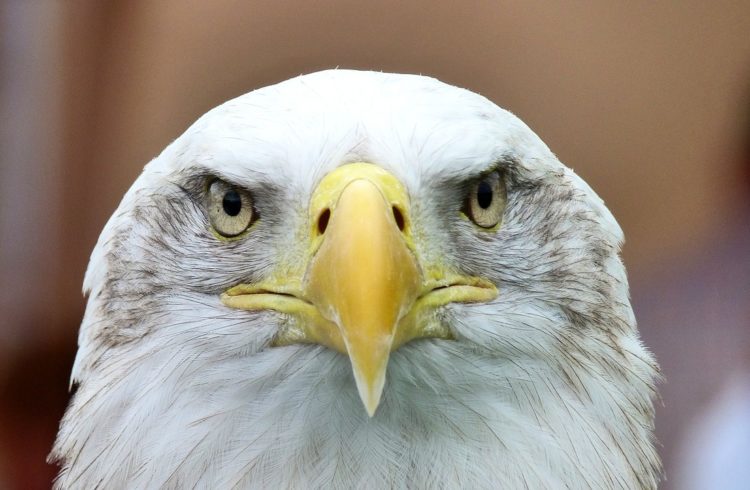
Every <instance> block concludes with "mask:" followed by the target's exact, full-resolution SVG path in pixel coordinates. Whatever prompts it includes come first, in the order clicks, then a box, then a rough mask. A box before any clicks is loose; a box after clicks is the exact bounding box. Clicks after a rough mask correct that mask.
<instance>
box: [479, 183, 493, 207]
mask: <svg viewBox="0 0 750 490" xmlns="http://www.w3.org/2000/svg"><path fill="white" fill-rule="evenodd" d="M477 204H479V207H480V208H482V209H487V208H488V207H490V204H492V186H491V185H490V184H489V182H487V181H486V180H483V181H481V182H480V183H479V186H478V187H477Z"/></svg>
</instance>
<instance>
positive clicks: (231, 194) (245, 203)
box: [208, 179, 255, 238]
mask: <svg viewBox="0 0 750 490" xmlns="http://www.w3.org/2000/svg"><path fill="white" fill-rule="evenodd" d="M208 218H209V220H210V221H211V226H213V227H214V230H216V232H217V233H219V235H221V236H224V237H227V238H232V237H236V236H237V235H239V234H241V233H242V232H243V231H245V230H246V229H247V228H248V227H249V226H250V224H251V223H252V222H253V219H254V218H255V217H254V213H253V201H252V199H251V197H250V194H249V193H248V192H247V191H244V190H242V189H238V188H237V187H235V186H233V185H231V184H228V183H226V182H224V181H223V180H219V179H216V180H214V181H213V182H211V184H210V185H209V186H208Z"/></svg>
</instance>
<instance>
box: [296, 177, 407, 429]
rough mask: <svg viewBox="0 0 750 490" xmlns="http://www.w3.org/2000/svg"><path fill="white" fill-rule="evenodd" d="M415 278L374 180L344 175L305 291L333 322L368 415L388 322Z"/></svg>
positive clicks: (383, 360) (390, 328) (399, 312)
mask: <svg viewBox="0 0 750 490" xmlns="http://www.w3.org/2000/svg"><path fill="white" fill-rule="evenodd" d="M402 197H405V196H402ZM402 226H403V225H402ZM420 283H421V276H420V271H419V267H418V265H417V262H416V259H415V258H414V255H413V254H412V252H411V251H410V250H409V249H408V247H407V245H406V240H405V238H404V236H403V235H402V230H401V229H399V223H397V220H396V218H395V217H394V211H393V204H392V203H391V202H389V201H388V200H387V198H386V197H385V196H384V195H383V192H382V190H381V188H380V186H379V183H378V182H377V181H373V180H370V179H367V178H357V179H355V180H352V181H350V182H348V183H347V184H346V185H345V187H344V188H343V190H342V191H341V194H340V195H339V198H338V200H337V202H336V203H335V209H334V210H333V211H332V212H331V217H330V222H329V223H328V225H327V226H326V228H325V231H324V239H323V243H322V245H321V246H320V249H319V250H318V251H317V254H316V255H315V258H314V259H313V262H312V264H311V266H310V269H309V276H308V279H307V291H308V295H309V298H310V300H312V302H313V304H315V305H316V306H317V307H318V309H319V310H320V312H321V314H322V315H323V316H324V317H325V318H326V319H328V320H329V321H331V322H333V323H335V324H336V325H337V327H338V329H339V332H340V336H341V338H342V339H343V343H344V347H345V348H346V352H347V353H348V354H349V358H350V359H351V362H352V369H353V371H354V379H355V380H356V382H357V389H358V390H359V395H360V397H361V398H362V401H363V402H364V404H365V408H366V409H367V412H368V413H369V414H370V416H372V415H373V414H374V413H375V409H376V408H377V406H378V404H379V403H380V396H381V393H382V392H383V386H384V384H385V373H386V368H387V366H388V357H389V355H390V352H391V347H392V345H393V340H394V337H395V331H396V326H397V324H398V322H399V320H400V319H401V318H402V317H403V316H404V315H405V314H406V313H407V312H408V311H409V310H410V309H411V307H412V305H413V304H414V301H415V300H416V299H417V295H418V293H419V285H420Z"/></svg>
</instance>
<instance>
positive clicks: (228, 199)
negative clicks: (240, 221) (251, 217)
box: [221, 190, 242, 216]
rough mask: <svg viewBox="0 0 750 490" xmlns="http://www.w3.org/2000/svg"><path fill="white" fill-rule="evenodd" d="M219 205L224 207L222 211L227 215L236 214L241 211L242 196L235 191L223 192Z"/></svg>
mask: <svg viewBox="0 0 750 490" xmlns="http://www.w3.org/2000/svg"><path fill="white" fill-rule="evenodd" d="M221 205H222V206H223V207H224V212H225V213H227V214H228V215H229V216H237V215H238V214H240V211H242V198H241V197H240V194H239V193H238V192H237V191H234V190H232V191H228V192H227V193H226V194H224V199H223V200H222V201H221Z"/></svg>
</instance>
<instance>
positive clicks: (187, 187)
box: [51, 70, 660, 488]
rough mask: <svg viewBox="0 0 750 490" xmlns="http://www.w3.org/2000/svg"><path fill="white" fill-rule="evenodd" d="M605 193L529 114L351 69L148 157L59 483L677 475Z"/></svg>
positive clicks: (59, 445) (84, 370)
mask: <svg viewBox="0 0 750 490" xmlns="http://www.w3.org/2000/svg"><path fill="white" fill-rule="evenodd" d="M622 239H623V237H622V232H621V230H620V228H619V227H618V225H617V223H616V221H615V220H614V218H613V217H612V215H611V214H610V212H609V211H608V210H607V208H606V207H605V206H604V204H603V202H602V201H601V199H599V198H598V197H597V195H596V194H595V193H594V192H593V191H592V190H591V188H589V187H588V186H587V185H586V184H585V183H584V182H583V181H582V180H581V179H580V178H579V177H577V176H576V175H575V174H574V173H573V171H571V170H570V169H569V168H567V167H565V166H564V165H563V164H561V163H560V162H559V161H558V159H557V158H556V157H555V156H554V155H553V154H552V153H551V151H550V150H549V149H548V148H547V147H546V146H545V145H544V143H542V141H541V140H540V139H539V138H538V137H537V136H536V135H535V134H534V133H533V132H532V131H531V130H530V129H529V128H528V127H527V126H526V125H524V124H523V123H522V122H521V121H520V120H519V119H518V118H516V117H515V116H513V115H512V114H510V113H508V112H507V111H504V110H502V109H500V108H498V107H497V106H495V105H494V104H493V103H491V102H490V101H488V100H487V99H485V98H483V97H481V96H479V95H476V94H474V93H472V92H469V91H467V90H463V89H459V88H456V87H452V86H449V85H446V84H444V83H441V82H439V81H437V80H435V79H431V78H427V77H422V76H414V75H393V74H384V73H372V72H358V71H347V70H333V71H324V72H320V73H314V74H311V75H306V76H300V77H298V78H294V79H291V80H288V81H285V82H282V83H280V84H277V85H274V86H271V87H266V88H263V89H260V90H256V91H254V92H251V93H249V94H246V95H243V96H241V97H238V98H236V99H234V100H231V101H229V102H226V103H225V104H223V105H221V106H219V107H217V108H215V109H213V110H211V111H210V112H208V113H207V114H205V115H204V116H203V117H201V118H200V119H199V120H198V121H197V122H196V123H194V124H193V125H192V126H191V127H190V128H189V129H188V130H187V131H186V132H185V133H184V134H183V135H182V136H180V137H179V138H177V140H176V141H174V142H173V143H172V144H170V145H169V146H168V147H167V148H166V149H165V150H164V151H163V152H162V153H161V154H160V155H159V156H158V157H156V158H155V159H154V160H153V161H152V162H151V163H149V164H148V165H147V166H146V167H145V169H144V171H143V173H142V174H141V176H140V177H139V178H138V179H137V180H136V182H135V183H134V184H133V186H132V187H131V188H130V190H129V191H128V192H127V194H126V195H125V197H124V198H123V200H122V202H121V204H120V206H119V207H118V208H117V210H116V211H115V213H114V215H113V216H112V218H111V219H110V220H109V222H108V223H107V225H106V227H105V228H104V231H103V232H102V234H101V237H100V238H99V241H98V243H97V245H96V248H95V249H94V252H93V255H92V257H91V262H90V265H89V268H88V271H87V273H86V279H85V284H84V289H85V292H86V293H87V294H88V305H87V309H86V314H85V316H84V319H83V323H82V326H81V330H80V336H79V350H78V355H77V357H76V361H75V366H74V368H73V375H72V382H73V383H75V384H77V385H78V390H77V392H76V393H75V395H74V397H73V399H72V401H71V403H70V406H69V408H68V410H67V412H66V414H65V417H64V419H63V421H62V423H61V427H60V432H59V435H58V438H57V441H56V443H55V446H54V449H53V452H52V455H51V459H52V460H55V461H57V462H59V464H60V465H61V473H60V476H59V478H58V480H57V482H56V484H57V486H58V487H59V488H93V487H103V488H119V487H133V488H183V487H193V486H197V487H203V488H234V487H253V488H255V487H272V488H308V487H310V488H317V487H325V488H435V487H438V488H458V487H464V488H485V487H486V488H498V487H502V488H636V487H638V488H654V487H655V486H656V483H657V481H658V477H659V472H660V469H659V462H658V457H657V455H656V453H655V450H654V442H653V438H652V431H653V405H652V398H653V397H654V396H655V389H654V382H655V379H656V378H657V377H658V368H657V366H656V364H655V361H654V359H653V358H652V356H651V355H650V354H649V353H648V351H647V350H646V349H645V348H644V347H643V346H642V344H641V342H640V340H639V337H638V332H637V329H636V322H635V318H634V316H633V312H632V309H631V306H630V303H629V299H628V284H627V279H626V275H625V270H624V268H623V265H622V262H621V260H620V258H619V250H620V245H621V243H622Z"/></svg>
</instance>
